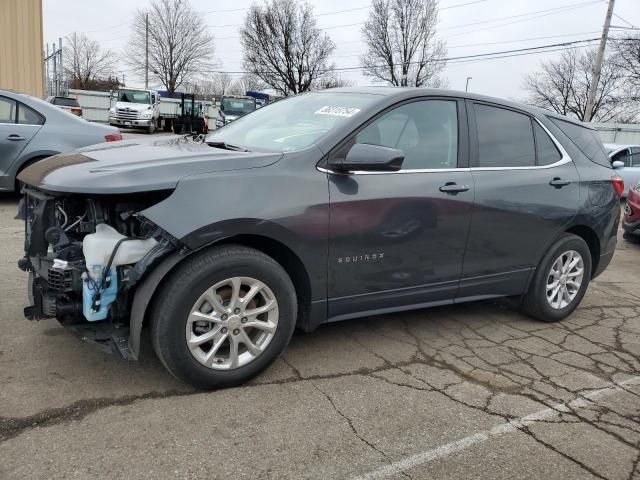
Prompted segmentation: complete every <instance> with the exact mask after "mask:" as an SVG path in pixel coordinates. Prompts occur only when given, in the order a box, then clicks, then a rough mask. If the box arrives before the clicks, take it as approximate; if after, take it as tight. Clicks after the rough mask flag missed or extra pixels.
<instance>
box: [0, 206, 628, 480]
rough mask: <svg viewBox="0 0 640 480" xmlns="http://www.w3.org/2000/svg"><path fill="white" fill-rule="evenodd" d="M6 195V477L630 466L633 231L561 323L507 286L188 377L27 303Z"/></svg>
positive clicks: (2, 261)
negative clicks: (243, 365)
mask: <svg viewBox="0 0 640 480" xmlns="http://www.w3.org/2000/svg"><path fill="white" fill-rule="evenodd" d="M16 205H17V200H16V199H15V197H10V196H6V195H5V196H2V197H0V243H1V245H2V252H1V254H0V328H2V335H1V336H0V459H1V461H0V478H83V479H85V478H105V477H109V478H133V479H136V478H145V479H146V478H204V477H207V478H232V477H233V478H278V479H280V478H323V479H324V478H331V479H334V478H336V479H337V478H451V479H460V478H471V477H473V478H479V479H483V478H491V479H500V478H509V479H514V478H563V479H565V478H568V479H573V478H575V479H585V478H607V479H625V480H627V479H640V290H639V288H638V287H639V286H640V273H639V272H640V246H637V245H633V244H629V243H628V242H625V241H623V240H620V242H619V246H618V251H617V253H616V256H615V258H614V261H613V263H612V264H611V266H610V267H609V269H608V270H607V271H606V272H605V273H604V274H603V275H602V276H601V277H600V278H598V279H597V280H596V281H595V282H594V283H592V284H591V286H590V287H589V290H588V292H587V295H586V296H585V299H584V301H583V303H582V305H581V307H580V308H579V309H578V310H577V311H576V313H574V314H573V315H572V316H571V317H570V318H569V319H567V320H565V321H564V322H562V323H558V324H544V323H539V322H536V321H533V320H531V319H529V318H527V317H525V316H523V315H521V314H519V313H517V312H516V311H515V310H513V309H512V308H511V307H510V306H509V305H508V304H506V303H505V302H478V303H472V304H466V305H458V306H447V307H441V308H434V309H430V310H420V311H416V312H406V313H402V314H395V315H383V316H379V317H371V318H366V319H362V320H356V321H350V322H344V323H338V324H333V325H328V326H324V327H321V328H320V329H318V330H317V331H316V332H314V333H312V334H303V333H296V334H295V336H294V338H293V340H292V343H291V345H290V347H289V349H288V350H287V352H286V354H285V355H284V356H283V357H282V358H281V359H279V360H278V361H277V362H276V364H275V365H273V366H272V367H271V368H270V369H269V370H268V371H266V372H265V373H264V374H263V375H261V376H260V377H258V378H257V379H255V380H254V381H252V382H251V383H250V384H248V385H246V386H243V387H239V388H233V389H226V390H220V391H216V392H208V393H202V392H196V391H193V390H192V389H190V388H189V387H187V386H185V385H183V384H180V383H179V382H177V381H176V380H174V379H173V378H172V377H171V376H170V375H169V374H168V373H166V372H165V371H164V369H163V368H162V366H161V365H160V363H159V361H158V360H157V359H156V358H155V356H154V354H153V352H152V349H151V347H150V344H149V342H148V339H147V341H145V343H143V352H142V355H143V359H142V361H141V362H139V363H136V362H131V363H127V362H126V361H123V360H118V359H116V358H114V357H111V356H108V355H106V354H103V353H101V352H99V351H96V350H95V349H94V348H93V347H91V346H90V345H86V344H84V343H82V342H81V341H79V340H78V339H77V338H76V337H74V336H73V335H72V334H71V333H68V332H67V331H65V330H63V329H62V327H60V326H59V325H58V324H57V323H56V322H55V320H49V321H41V322H29V321H27V320H25V319H24V318H23V316H22V308H23V306H24V304H25V302H26V293H25V282H26V276H25V274H23V273H22V272H20V271H19V270H18V269H17V267H16V261H17V259H18V258H20V256H21V248H22V225H21V223H20V222H18V221H16V220H13V216H14V214H15V209H16Z"/></svg>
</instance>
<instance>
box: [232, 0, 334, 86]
mask: <svg viewBox="0 0 640 480" xmlns="http://www.w3.org/2000/svg"><path fill="white" fill-rule="evenodd" d="M240 35H241V42H242V46H243V50H244V68H245V69H246V70H248V72H249V73H250V74H252V75H255V76H257V77H258V78H260V79H261V80H262V81H263V82H264V83H266V84H267V85H268V86H269V87H271V88H273V89H274V90H276V91H277V92H278V93H280V94H282V95H285V96H286V95H292V94H296V93H300V92H305V91H307V90H309V89H311V88H312V85H313V84H314V82H316V81H318V80H320V79H321V78H322V77H323V76H325V75H326V74H327V73H330V71H331V69H332V68H333V65H329V56H330V55H331V54H332V53H333V51H334V50H335V45H334V43H333V42H332V41H331V39H330V38H329V36H328V35H327V34H326V33H322V31H321V30H320V29H319V28H318V26H317V22H316V19H315V17H314V16H313V7H311V5H309V4H308V3H301V2H299V1H298V0H265V3H264V5H262V6H259V5H252V6H251V9H250V10H249V12H247V16H246V18H245V21H244V27H243V28H242V29H241V30H240Z"/></svg>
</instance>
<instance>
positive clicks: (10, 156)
mask: <svg viewBox="0 0 640 480" xmlns="http://www.w3.org/2000/svg"><path fill="white" fill-rule="evenodd" d="M116 140H122V137H121V135H120V131H119V130H118V129H117V128H114V127H109V126H106V125H98V124H95V123H89V122H87V121H85V120H83V119H81V118H79V117H78V116H77V115H73V114H71V113H69V112H66V111H64V110H62V109H60V108H57V107H56V106H55V105H53V104H51V103H49V102H45V101H43V100H40V99H38V98H35V97H31V96H29V95H22V94H19V93H13V92H8V91H6V90H0V191H3V190H4V191H13V190H14V189H15V188H16V181H15V180H16V176H17V174H18V173H19V172H20V171H21V170H22V169H24V168H25V167H26V166H27V165H31V164H32V163H34V162H37V161H38V160H42V159H43V158H46V157H50V156H51V155H56V154H58V153H64V152H69V151H71V150H75V149H76V148H80V147H86V146H88V145H94V144H96V143H103V142H110V141H116Z"/></svg>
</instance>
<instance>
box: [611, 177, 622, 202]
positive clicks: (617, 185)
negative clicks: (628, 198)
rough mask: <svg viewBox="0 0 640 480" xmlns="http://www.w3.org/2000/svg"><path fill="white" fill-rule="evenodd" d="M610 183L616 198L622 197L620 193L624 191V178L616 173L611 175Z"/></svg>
mask: <svg viewBox="0 0 640 480" xmlns="http://www.w3.org/2000/svg"><path fill="white" fill-rule="evenodd" d="M611 185H613V189H614V190H615V192H616V195H617V196H618V198H622V194H623V192H624V180H622V178H620V177H619V176H618V175H614V176H613V177H611Z"/></svg>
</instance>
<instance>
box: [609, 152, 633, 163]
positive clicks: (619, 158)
mask: <svg viewBox="0 0 640 480" xmlns="http://www.w3.org/2000/svg"><path fill="white" fill-rule="evenodd" d="M611 161H612V162H622V163H624V166H625V167H630V166H631V155H629V149H628V148H625V149H624V150H621V151H619V152H618V153H616V154H615V155H613V156H612V157H611Z"/></svg>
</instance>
